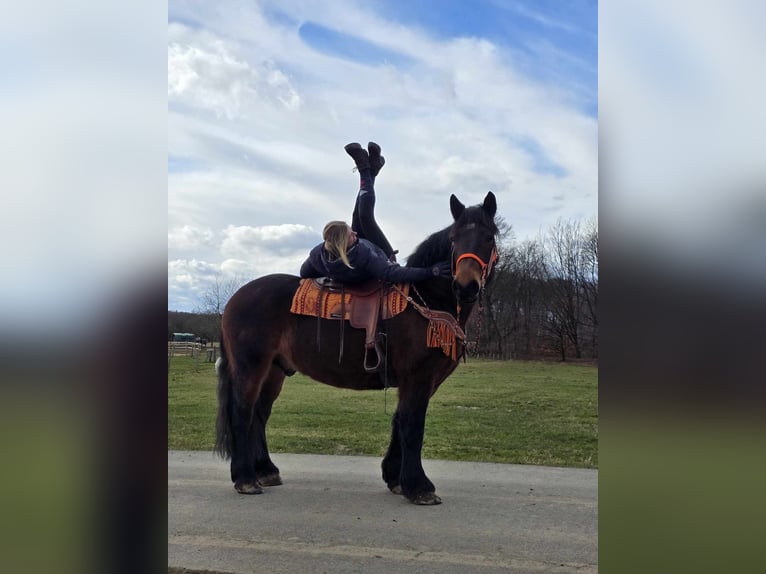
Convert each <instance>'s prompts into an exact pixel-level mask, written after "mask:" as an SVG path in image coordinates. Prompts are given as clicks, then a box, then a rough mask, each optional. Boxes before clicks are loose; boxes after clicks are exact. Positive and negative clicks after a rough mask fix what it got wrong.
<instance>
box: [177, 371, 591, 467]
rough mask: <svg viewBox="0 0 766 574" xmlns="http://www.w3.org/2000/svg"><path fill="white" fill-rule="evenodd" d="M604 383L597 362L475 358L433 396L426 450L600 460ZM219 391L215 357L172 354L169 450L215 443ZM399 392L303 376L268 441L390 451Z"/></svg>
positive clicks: (510, 458)
mask: <svg viewBox="0 0 766 574" xmlns="http://www.w3.org/2000/svg"><path fill="white" fill-rule="evenodd" d="M597 382H598V369H597V368H596V367H594V366H591V365H582V364H561V363H543V362H525V361H505V362H499V361H479V360H469V362H468V363H467V364H461V365H460V366H459V367H458V369H457V371H455V373H454V374H453V375H452V376H451V377H450V378H448V379H447V380H446V381H445V382H444V383H443V384H442V386H441V387H440V389H439V391H438V392H437V393H436V395H434V397H433V398H432V399H431V403H430V406H429V409H428V416H427V417H426V430H425V442H424V445H423V458H432V459H448V460H470V461H483V462H504V463H519V464H538V465H549V466H569V467H585V468H596V467H598V393H597ZM215 390H216V376H215V370H214V367H213V365H212V364H211V363H205V362H202V361H197V360H195V359H192V358H190V357H173V359H172V360H171V363H170V371H169V376H168V448H169V449H182V450H212V448H213V443H214V441H215V431H214V427H215V412H216V398H215ZM396 396H397V395H396V389H389V390H388V392H387V394H384V392H383V391H349V390H343V389H336V388H333V387H329V386H327V385H322V384H319V383H316V382H314V381H312V380H310V379H308V378H306V377H303V376H301V375H295V376H293V377H291V378H288V379H286V381H285V386H284V390H283V391H282V394H281V395H280V397H279V399H278V400H277V402H276V403H275V404H274V410H273V413H272V416H271V419H270V420H269V425H268V428H267V435H268V440H269V449H270V450H271V452H272V453H278V452H293V453H316V454H345V455H371V456H383V454H384V453H385V450H386V447H387V446H388V438H389V433H390V424H391V414H392V413H393V411H394V409H395V407H396ZM277 464H279V462H278V461H277Z"/></svg>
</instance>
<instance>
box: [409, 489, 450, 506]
mask: <svg viewBox="0 0 766 574" xmlns="http://www.w3.org/2000/svg"><path fill="white" fill-rule="evenodd" d="M411 500H412V503H413V504H418V505H420V506H434V505H436V504H441V503H442V499H441V498H439V497H438V496H436V493H435V492H424V493H423V494H418V495H417V496H416V497H415V498H412V499H411Z"/></svg>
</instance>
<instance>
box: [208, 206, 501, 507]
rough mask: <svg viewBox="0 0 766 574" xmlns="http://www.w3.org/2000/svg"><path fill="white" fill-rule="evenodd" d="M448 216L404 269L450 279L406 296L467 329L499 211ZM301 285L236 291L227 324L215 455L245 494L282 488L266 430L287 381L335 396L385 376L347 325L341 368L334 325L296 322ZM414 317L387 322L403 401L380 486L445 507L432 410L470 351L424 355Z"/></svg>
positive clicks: (419, 322) (418, 317)
mask: <svg viewBox="0 0 766 574" xmlns="http://www.w3.org/2000/svg"><path fill="white" fill-rule="evenodd" d="M450 211H451V212H452V217H453V219H454V221H453V223H452V224H451V225H450V226H448V227H446V228H445V229H442V230H441V231H438V232H436V233H434V234H432V235H431V236H430V237H428V238H427V239H426V240H425V241H423V242H422V243H421V244H420V245H419V246H418V247H417V249H416V250H415V252H414V253H413V254H412V255H411V256H410V257H409V258H408V260H407V265H409V266H414V267H428V266H431V265H434V264H436V263H438V262H440V261H446V260H451V261H452V268H453V277H452V279H450V278H449V277H447V278H444V277H434V278H433V279H428V280H426V281H422V282H420V283H416V284H415V285H414V286H413V287H414V288H413V289H411V291H410V296H411V297H412V299H413V301H415V302H416V303H417V304H418V305H419V306H420V307H421V308H426V309H430V310H433V311H442V312H446V313H449V314H450V315H451V316H452V317H456V318H457V322H456V323H459V326H460V327H461V328H462V329H465V326H466V322H467V320H468V317H469V315H470V313H471V310H472V309H473V307H474V305H475V303H476V301H477V299H478V297H479V295H480V290H481V289H483V287H484V285H485V284H486V281H487V280H488V279H489V276H490V275H491V273H492V266H493V263H494V261H495V259H496V256H497V251H496V246H495V239H496V236H497V232H498V230H497V226H496V224H495V212H496V211H497V204H496V200H495V196H494V194H493V193H492V192H489V193H488V194H487V196H486V197H485V198H484V202H483V203H482V204H480V205H476V206H472V207H466V206H464V205H463V204H462V203H461V202H460V201H459V200H458V199H457V198H456V197H455V196H454V195H452V196H451V197H450ZM298 283H299V278H298V277H295V276H293V275H281V274H277V275H267V276H265V277H260V278H258V279H256V280H254V281H251V282H250V283H248V284H247V285H245V286H243V287H242V288H241V289H240V290H239V291H237V293H235V294H234V296H233V297H232V298H231V300H230V301H229V303H228V304H227V305H226V309H225V311H224V314H223V321H222V336H221V359H220V360H219V363H218V365H217V371H218V419H217V423H216V434H217V438H216V447H215V448H216V452H218V453H219V454H220V455H221V456H222V457H224V458H227V459H228V458H231V480H232V482H233V483H234V488H235V489H236V490H237V492H240V493H242V494H259V493H261V492H263V488H262V487H264V486H275V485H278V484H282V479H281V477H280V474H279V469H278V468H277V467H276V466H275V465H274V463H273V462H272V461H271V458H270V456H269V451H268V448H267V446H266V423H267V422H268V420H269V415H270V414H271V407H272V405H273V403H274V401H275V400H276V398H277V397H278V396H279V393H280V391H281V389H282V383H283V381H284V379H285V376H288V375H291V374H293V373H294V372H295V371H298V372H301V373H303V374H305V375H307V376H309V377H311V378H312V379H315V380H317V381H319V382H322V383H326V384H328V385H332V386H335V387H343V388H348V389H382V388H383V382H382V380H381V377H380V376H379V374H378V373H368V372H366V371H365V370H364V368H363V362H364V346H365V345H364V343H365V333H364V330H362V329H353V328H351V327H349V326H348V324H347V322H346V324H345V325H344V326H343V329H345V331H344V334H343V337H344V339H345V345H344V348H345V352H344V354H343V355H342V360H340V361H339V359H338V357H339V352H338V351H339V348H340V342H339V339H340V337H339V332H340V328H339V325H338V322H337V321H332V320H325V319H317V318H315V317H308V316H305V315H297V314H294V313H291V312H290V306H291V302H292V298H293V295H294V294H295V292H296V289H297V288H298ZM414 307H415V305H414V304H410V305H408V306H407V308H406V309H405V310H404V312H402V313H400V314H398V315H396V316H394V317H392V318H390V319H387V320H386V321H382V322H381V323H382V329H383V330H384V331H385V332H386V337H387V354H386V361H387V373H388V377H389V378H390V379H391V383H389V384H390V385H391V386H397V387H398V394H399V400H398V405H397V408H396V412H395V413H394V415H393V418H392V423H391V442H390V444H389V446H388V451H387V453H386V455H385V457H384V458H383V462H382V468H383V480H384V481H385V482H386V484H387V485H388V488H389V489H390V490H391V491H392V492H394V493H396V494H403V495H404V496H406V497H407V498H408V499H409V500H411V501H412V502H414V503H416V504H439V503H440V502H441V499H440V498H439V497H438V496H437V495H436V492H435V487H434V484H433V483H432V482H431V481H430V480H429V479H428V477H427V476H426V474H425V472H424V471H423V466H422V461H421V450H422V447H423V431H424V425H425V418H426V409H427V408H428V402H429V400H430V398H431V396H432V395H433V394H434V393H435V392H436V390H437V389H438V388H439V385H441V383H442V382H443V381H444V380H445V379H446V378H447V377H448V376H449V375H450V374H451V373H452V372H453V371H454V370H455V368H456V367H457V365H458V361H459V359H460V358H461V356H462V354H463V353H464V352H465V351H464V347H463V346H462V345H459V346H458V352H457V354H456V357H455V358H453V357H451V356H448V355H447V354H445V353H444V352H442V349H440V348H438V347H437V348H432V347H431V348H429V347H427V346H426V338H427V334H428V333H429V320H428V319H426V318H425V317H424V316H423V315H422V314H421V313H420V312H419V311H418V310H417V309H416V308H414ZM317 329H319V336H320V337H321V341H320V349H317V337H318V335H317Z"/></svg>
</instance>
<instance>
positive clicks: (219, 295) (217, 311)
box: [195, 273, 248, 333]
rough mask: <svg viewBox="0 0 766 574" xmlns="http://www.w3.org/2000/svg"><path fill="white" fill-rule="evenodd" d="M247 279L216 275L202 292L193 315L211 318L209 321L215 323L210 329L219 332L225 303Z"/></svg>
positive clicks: (238, 276)
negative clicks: (199, 314)
mask: <svg viewBox="0 0 766 574" xmlns="http://www.w3.org/2000/svg"><path fill="white" fill-rule="evenodd" d="M247 281H248V280H247V279H246V278H245V277H244V276H242V275H240V274H237V275H234V276H233V277H223V275H221V274H220V273H216V274H215V277H214V278H213V281H212V282H210V283H209V284H208V286H207V288H206V289H205V290H204V291H203V292H202V295H201V296H200V300H199V301H200V303H199V306H198V307H197V308H196V309H195V313H202V314H205V315H208V316H210V317H211V320H212V321H214V322H215V324H214V325H211V326H210V328H211V329H212V330H213V331H214V332H216V333H220V332H221V317H223V310H224V309H225V308H226V303H228V302H229V299H231V297H232V295H234V293H236V292H237V291H238V290H239V288H240V287H242V285H244V284H245V283H247Z"/></svg>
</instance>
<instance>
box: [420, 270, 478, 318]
mask: <svg viewBox="0 0 766 574" xmlns="http://www.w3.org/2000/svg"><path fill="white" fill-rule="evenodd" d="M445 283H446V282H445V281H439V280H435V279H429V280H427V281H423V282H421V283H418V284H417V286H416V287H415V288H416V289H417V294H418V295H419V296H420V297H419V298H422V299H423V301H422V303H425V305H426V306H427V307H428V308H429V309H431V310H433V311H446V312H447V313H449V314H450V315H452V316H453V317H457V301H456V300H455V294H454V293H453V292H452V289H451V288H450V287H449V284H447V285H448V286H447V287H446V288H445V287H443V285H444V284H445ZM417 299H418V297H416V300H417ZM419 302H420V301H419ZM472 307H473V305H470V306H468V307H466V306H463V307H462V308H461V309H460V323H461V326H462V327H464V326H465V321H466V320H467V318H468V315H469V314H470V312H471V308H472Z"/></svg>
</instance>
